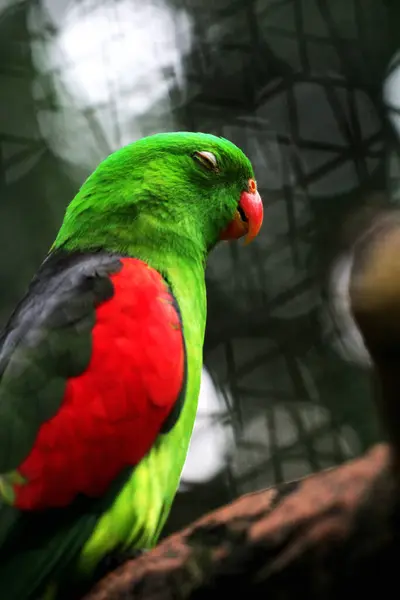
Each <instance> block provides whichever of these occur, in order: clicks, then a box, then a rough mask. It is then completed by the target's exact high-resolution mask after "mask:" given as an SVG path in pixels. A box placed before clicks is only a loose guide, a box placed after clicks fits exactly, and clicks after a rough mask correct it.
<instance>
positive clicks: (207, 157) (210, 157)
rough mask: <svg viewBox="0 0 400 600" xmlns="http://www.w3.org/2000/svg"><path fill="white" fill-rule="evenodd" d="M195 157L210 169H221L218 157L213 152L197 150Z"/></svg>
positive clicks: (216, 170)
mask: <svg viewBox="0 0 400 600" xmlns="http://www.w3.org/2000/svg"><path fill="white" fill-rule="evenodd" d="M193 158H194V159H195V160H197V161H198V162H199V163H201V164H202V165H203V167H205V168H206V169H208V170H209V171H215V172H218V171H219V168H218V162H217V159H216V158H215V156H214V154H213V153H212V152H206V151H205V150H204V151H202V152H195V153H194V154H193Z"/></svg>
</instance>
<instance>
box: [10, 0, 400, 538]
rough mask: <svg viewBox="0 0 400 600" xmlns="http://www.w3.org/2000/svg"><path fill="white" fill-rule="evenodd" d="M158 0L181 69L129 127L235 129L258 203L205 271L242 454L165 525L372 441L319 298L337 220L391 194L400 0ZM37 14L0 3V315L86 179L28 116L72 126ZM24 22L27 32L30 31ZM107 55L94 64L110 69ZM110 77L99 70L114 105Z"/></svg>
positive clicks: (214, 339) (219, 362)
mask: <svg viewBox="0 0 400 600" xmlns="http://www.w3.org/2000/svg"><path fill="white" fill-rule="evenodd" d="M47 4H48V3H47ZM106 4H108V3H107V2H106V1H105V0H98V1H97V2H78V0H75V1H73V0H71V2H69V3H63V2H61V0H60V2H56V1H54V2H53V3H52V4H51V7H52V9H53V10H54V11H56V8H57V10H59V11H60V12H62V11H63V10H64V11H67V10H69V9H70V8H71V7H74V6H76V7H78V8H79V7H82V11H84V14H85V18H89V16H90V13H91V11H94V10H95V9H96V10H97V9H100V8H101V7H103V6H106ZM115 4H116V5H117V4H118V2H117V3H115ZM159 4H160V5H161V4H162V5H163V6H164V7H166V8H168V7H169V8H170V10H171V11H175V13H171V14H176V11H183V13H184V14H185V15H186V16H187V19H188V20H189V22H190V23H191V40H190V42H191V43H190V48H189V50H187V49H186V50H185V52H182V72H181V74H180V75H179V77H178V74H177V73H176V72H175V71H173V70H172V71H168V70H167V69H166V70H165V79H166V81H167V80H168V82H170V80H171V77H175V79H176V84H175V86H172V88H171V87H169V85H168V86H167V88H166V89H167V90H168V91H167V92H166V98H167V96H168V98H167V99H164V100H163V101H161V100H160V101H159V102H158V104H157V105H156V108H155V107H154V106H151V107H150V108H149V110H148V112H147V113H145V114H142V115H141V117H140V120H138V119H137V120H135V126H134V129H135V131H136V129H137V130H138V131H142V132H143V131H144V132H146V131H151V130H152V129H154V128H157V127H159V126H161V124H162V123H165V122H168V123H169V122H170V121H171V122H172V123H173V124H174V127H175V129H186V130H197V131H209V132H212V133H215V134H218V135H223V136H225V137H228V138H230V139H231V140H232V141H234V142H236V143H238V144H239V145H240V146H241V147H242V148H243V149H244V150H245V151H246V152H247V153H248V154H249V156H250V158H251V159H252V161H253V164H254V166H255V171H256V175H257V179H258V184H259V189H260V192H261V194H262V196H263V198H264V201H265V224H264V226H263V231H262V234H261V236H260V239H259V240H258V241H256V242H255V243H254V244H252V246H250V247H249V248H241V247H239V246H240V244H232V245H221V246H220V247H219V248H217V249H216V250H215V252H214V254H213V255H212V257H211V260H210V264H209V268H208V271H207V282H208V290H209V320H208V328H207V335H206V345H205V364H206V366H207V368H208V369H209V370H210V371H211V372H212V374H213V376H214V377H215V380H216V381H217V382H219V384H220V385H221V386H224V387H227V388H228V389H229V392H230V395H231V397H232V402H233V409H232V419H233V423H234V431H235V435H236V439H237V443H236V449H235V452H234V454H233V455H232V456H231V458H230V460H229V464H228V465H227V467H226V469H225V470H224V472H223V473H221V474H220V475H219V476H217V478H216V479H215V481H214V480H213V481H210V482H207V483H204V484H203V485H199V486H195V487H194V488H193V491H192V492H190V491H187V492H185V493H184V494H182V496H180V498H179V499H178V500H177V503H176V507H175V513H174V511H173V514H172V516H171V520H170V523H169V529H174V528H176V525H177V524H179V525H183V524H184V521H191V520H193V518H194V517H195V516H197V515H198V514H200V513H202V512H206V511H207V510H208V509H209V508H211V507H215V506H217V505H218V504H222V503H224V502H226V501H227V500H228V499H229V498H231V497H233V496H236V495H237V494H239V493H242V492H246V491H250V490H254V489H256V488H259V487H262V486H266V485H270V484H274V483H278V482H280V481H283V480H284V479H292V478H297V477H300V476H302V475H305V474H307V473H309V472H311V471H317V470H320V469H322V468H325V467H328V466H332V465H335V464H339V463H341V462H342V461H344V460H346V459H347V458H349V457H352V456H355V455H358V454H359V453H360V452H362V451H364V450H365V449H366V448H368V447H369V446H370V445H371V444H372V443H374V442H375V441H377V440H378V439H380V437H381V432H380V429H379V425H378V423H377V419H376V415H375V409H374V407H373V403H372V401H371V392H370V381H369V373H368V371H367V370H366V369H365V367H360V366H359V365H357V364H354V363H350V362H346V360H344V358H343V357H342V356H341V355H340V353H338V352H337V350H336V347H335V342H336V341H337V339H338V336H340V332H338V330H337V327H336V326H335V322H334V319H333V318H332V316H331V315H330V311H329V302H327V294H328V287H329V286H328V280H329V277H330V269H331V266H332V263H333V261H334V259H335V257H336V255H337V253H338V252H339V251H341V249H342V244H343V243H344V242H343V234H342V231H343V224H344V223H345V221H346V220H347V219H348V218H349V217H351V215H354V214H355V212H357V211H358V210H359V209H362V207H364V206H365V205H366V204H367V203H368V198H369V197H371V194H376V195H378V196H380V197H381V198H383V204H385V203H386V202H387V203H390V202H392V201H393V198H392V195H390V196H388V198H386V196H385V190H386V189H387V188H388V179H390V177H391V174H390V173H389V167H390V165H391V164H392V163H391V162H390V161H391V157H392V154H393V152H394V147H395V143H394V142H395V138H394V135H393V133H390V132H389V131H388V127H387V125H386V124H385V109H384V106H383V103H382V100H381V97H382V82H383V80H384V77H385V73H386V69H387V66H388V64H389V61H390V59H391V57H392V56H393V55H394V53H395V51H396V50H397V44H398V41H397V37H398V36H397V23H398V17H399V6H398V4H397V3H396V2H394V1H392V2H389V1H387V2H375V1H372V0H335V1H334V2H332V1H331V0H286V1H280V0H273V1H272V0H257V1H250V0H249V1H247V2H245V1H243V0H241V1H240V2H239V1H236V0H215V1H214V2H213V3H212V4H210V5H207V10H205V5H204V2H200V1H199V0H186V2H184V3H183V2H181V1H180V0H170V1H169V2H166V1H165V2H163V3H161V2H159ZM48 9H49V5H47V6H46V5H45V2H40V1H39V0H32V1H31V2H27V1H25V2H20V3H18V4H15V5H13V6H11V7H9V8H8V9H6V10H4V11H3V12H0V40H1V41H0V77H1V85H0V90H1V91H0V144H1V146H0V152H1V153H0V158H1V161H0V164H1V167H0V171H1V183H0V211H1V213H0V239H1V240H2V242H1V244H0V248H1V255H0V272H1V277H2V280H1V281H2V296H1V306H0V310H1V313H0V314H1V317H2V319H3V322H4V320H5V318H6V316H7V315H8V314H9V312H10V310H11V308H12V307H13V305H14V303H15V302H16V301H17V299H18V298H19V297H20V295H21V293H22V291H23V289H24V288H25V286H26V285H27V283H28V281H29V279H30V277H31V276H32V275H33V273H34V271H35V269H36V268H37V266H38V265H39V263H40V261H41V260H42V258H43V257H44V255H45V253H46V252H47V250H48V248H49V246H50V244H51V242H52V240H53V238H54V236H55V233H56V231H57V229H58V227H59V225H60V222H61V219H62V214H63V211H64V208H65V206H66V203H67V202H68V200H69V199H70V198H71V197H72V196H73V194H74V193H75V191H76V189H77V187H78V185H79V182H80V181H82V179H83V178H84V176H85V175H86V174H87V172H88V170H87V169H86V166H84V165H80V166H79V165H78V166H77V165H75V167H74V169H72V167H71V164H70V163H69V162H67V161H66V160H64V159H62V158H61V157H60V156H61V154H62V152H58V151H57V148H56V146H55V142H54V140H57V139H58V143H59V146H60V148H61V146H63V144H64V143H65V144H66V140H65V139H63V137H62V135H59V137H58V138H57V136H55V134H54V136H55V137H54V136H53V137H51V136H52V135H53V133H54V132H52V131H51V127H50V126H49V128H48V130H47V133H46V137H45V132H44V128H43V125H42V126H40V124H39V118H38V114H39V113H43V112H44V111H45V112H47V114H48V115H50V117H51V118H52V119H53V117H54V119H55V118H56V117H57V115H61V117H63V118H64V120H65V123H64V128H65V129H64V130H63V131H67V130H68V127H69V125H68V123H71V131H72V120H71V121H68V119H71V114H70V112H68V111H66V109H65V102H64V101H62V100H61V95H60V88H59V85H58V83H57V85H56V83H55V82H57V81H58V79H57V77H58V75H59V67H57V68H56V67H54V70H53V71H51V69H50V70H47V71H43V72H40V73H39V71H38V67H37V66H34V63H33V62H32V53H31V48H32V46H31V44H32V41H33V38H35V41H38V40H41V43H42V42H43V44H45V43H46V42H47V41H48V40H53V39H55V38H56V37H57V33H58V32H57V28H56V27H55V26H54V25H51V20H49V13H48ZM0 10H1V9H0ZM32 11H34V12H32ZM32 14H34V15H35V31H36V33H35V34H33V33H32V24H31V25H30V26H29V27H28V25H29V23H31V21H32ZM41 19H42V21H41ZM60 19H61V17H60ZM64 21H65V22H67V21H66V19H65V18H64V16H63V17H62V19H61V21H60V22H62V23H64ZM41 23H42V25H41ZM121 25H122V24H121ZM38 32H39V33H38ZM117 41H118V40H117ZM156 41H157V40H155V41H154V43H155V44H156ZM130 43H131V44H133V40H130ZM121 44H123V45H124V49H125V50H124V52H129V51H131V52H135V51H136V52H138V51H139V50H138V49H137V48H136V49H135V48H134V46H133V45H132V48H131V47H130V46H129V43H128V42H127V39H126V36H124V37H123V39H122V37H121ZM43 48H45V45H44V46H43ZM101 60H102V59H101ZM101 60H100V58H99V63H100V64H99V67H98V68H99V69H106V68H107V65H106V62H105V61H104V62H101ZM35 64H36V63H35ZM57 69H58V71H57ZM133 75H134V74H133V73H132V76H133ZM38 82H40V86H41V93H40V94H38V93H37V86H36V84H37V83H38ZM87 85H88V86H90V81H88V84H87ZM112 85H113V84H112V78H111V77H110V97H111V99H112V98H113V97H114V96H113V94H114V91H113V89H114V88H113V87H112ZM35 90H36V92H35ZM139 92H140V89H139V86H137V87H136V88H135V87H133V88H132V89H128V91H127V92H126V94H127V95H126V96H125V97H126V98H127V100H121V102H120V104H121V103H122V104H123V103H124V102H126V103H127V105H128V100H129V97H131V98H132V97H133V98H134V95H135V93H136V94H139ZM162 102H164V104H162ZM97 108H98V107H95V106H93V107H90V106H89V107H86V108H85V109H82V110H81V112H82V115H83V117H84V118H85V119H86V123H88V124H89V125H88V127H89V126H90V130H91V132H92V133H93V132H95V133H93V136H94V137H93V139H96V140H100V139H101V140H103V141H104V145H103V146H101V144H100V142H99V141H98V142H96V143H97V144H98V146H101V152H103V151H105V149H106V147H107V143H106V140H107V138H106V136H105V134H104V131H103V129H102V127H105V125H107V126H108V127H110V126H112V125H113V122H112V118H111V116H110V115H112V114H113V113H112V111H111V110H110V111H109V112H107V113H104V114H105V115H106V116H104V115H103V117H101V115H102V114H103V113H101V112H96V110H97ZM78 110H80V109H79V107H78V108H76V111H78ZM99 115H100V116H99ZM61 117H60V118H61ZM128 117H129V114H128V116H126V115H125V121H124V123H129V118H128ZM134 119H135V116H134V115H132V117H131V121H132V122H133V121H134ZM116 120H117V119H116ZM139 121H140V122H139ZM53 122H54V121H53V120H50V121H49V123H53ZM137 123H138V124H137ZM74 127H76V126H75V125H74ZM115 127H116V128H117V127H118V123H116V124H115ZM73 131H74V135H75V136H78V139H76V141H75V144H76V147H78V146H79V148H81V149H82V148H83V149H84V148H85V147H86V146H85V143H86V138H85V135H86V133H85V131H83V130H82V131H81V137H79V135H78V134H79V127H78V128H77V129H74V130H73ZM96 136H97V137H96ZM102 136H103V137H102ZM49 140H52V141H51V143H50V141H49ZM87 146H88V147H89V142H87ZM399 172H400V170H399ZM388 173H389V174H388ZM394 188H396V186H395V185H394V184H393V185H392V189H394ZM396 189H397V188H396ZM390 191H391V190H390ZM196 499H197V500H198V501H196ZM199 499H200V500H199Z"/></svg>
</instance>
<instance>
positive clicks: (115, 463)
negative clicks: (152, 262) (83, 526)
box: [15, 259, 185, 509]
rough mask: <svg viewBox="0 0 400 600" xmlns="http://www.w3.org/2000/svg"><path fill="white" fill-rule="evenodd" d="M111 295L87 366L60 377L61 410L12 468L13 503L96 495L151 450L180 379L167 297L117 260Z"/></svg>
mask: <svg viewBox="0 0 400 600" xmlns="http://www.w3.org/2000/svg"><path fill="white" fill-rule="evenodd" d="M121 262H122V263H123V267H122V269H121V270H120V271H119V272H118V273H116V274H114V275H111V280H112V282H113V285H114V296H113V297H112V299H111V300H108V301H106V302H104V303H103V304H101V305H100V306H99V307H98V308H97V309H96V323H95V326H94V328H93V335H92V344H93V346H92V356H91V360H90V364H89V367H88V369H87V370H86V371H85V372H84V373H83V374H82V375H80V376H78V377H74V378H71V379H69V380H68V382H67V385H66V391H65V395H64V399H63V402H62V405H61V408H60V410H59V412H58V413H57V415H56V416H55V417H54V418H52V419H50V420H49V421H47V422H46V423H44V424H43V425H42V427H41V428H40V430H39V433H38V436H37V438H36V441H35V444H34V446H33V448H32V451H31V452H30V454H29V456H28V457H27V459H26V460H25V461H24V462H23V463H22V465H21V466H20V468H19V469H18V471H19V472H20V473H21V475H22V476H23V477H25V478H26V479H27V481H28V483H26V484H23V485H16V486H15V491H16V502H15V504H16V506H18V507H19V508H21V509H43V508H50V507H59V506H65V505H67V504H68V503H70V502H71V501H72V500H73V499H74V498H75V497H76V496H77V495H78V494H79V493H81V494H85V495H87V496H91V497H96V496H99V495H101V494H103V493H104V492H105V490H106V489H107V487H108V485H109V484H110V483H111V482H112V480H113V479H114V478H115V477H116V476H117V475H118V474H119V473H120V472H121V470H122V469H123V468H124V467H126V466H129V465H132V466H133V465H135V464H137V463H138V462H139V461H140V460H141V459H142V458H143V456H144V455H145V454H146V453H147V452H148V450H149V449H150V447H151V446H152V444H153V442H154V440H155V438H156V437H157V434H158V433H159V431H160V429H161V427H162V424H163V422H164V420H165V419H166V417H167V416H168V414H169V413H170V411H171V409H172V408H173V406H174V403H175V402H176V400H177V398H178V396H179V393H180V391H181V388H182V385H183V382H184V377H185V348H184V342H183V333H182V327H181V322H180V318H179V315H178V314H177V311H176V309H175V307H174V305H173V297H172V295H171V293H170V291H169V288H168V287H167V285H166V283H165V281H164V280H163V279H162V277H161V276H160V274H159V273H158V272H157V271H155V270H153V269H151V268H149V267H148V266H147V265H146V264H145V263H143V262H142V261H139V260H136V259H122V260H121Z"/></svg>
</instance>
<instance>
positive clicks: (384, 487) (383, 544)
mask: <svg viewBox="0 0 400 600" xmlns="http://www.w3.org/2000/svg"><path fill="white" fill-rule="evenodd" d="M396 479H397V478H396V477H395V476H394V469H393V468H392V458H391V453H390V449H389V447H388V446H386V445H383V444H382V445H378V446H376V447H375V448H373V449H372V450H371V451H370V452H369V453H368V454H366V455H365V456H364V457H362V458H359V459H357V460H354V461H352V462H349V463H347V464H345V465H343V466H340V467H337V468H335V469H330V470H327V471H324V472H321V473H319V474H315V475H311V476H309V477H306V478H304V479H302V480H299V481H296V482H293V483H287V484H283V485H282V486H280V487H276V488H271V489H269V490H265V491H261V492H258V493H254V494H249V495H246V496H243V497H242V498H240V499H239V500H237V501H236V502H234V503H232V504H230V505H228V506H226V507H224V508H222V509H220V510H218V511H216V512H214V513H211V514H210V515H208V516H206V517H204V518H202V519H200V520H199V521H197V522H196V523H195V524H194V525H192V526H190V527H188V528H187V529H185V530H183V531H182V532H180V533H177V534H175V535H173V536H171V537H169V538H168V539H166V540H165V541H163V542H162V543H161V544H160V545H159V546H158V547H157V548H155V549H154V550H152V551H150V552H148V553H146V554H145V555H143V556H141V557H140V558H138V559H136V560H132V561H128V562H127V563H125V564H124V565H123V566H121V567H120V568H119V569H117V570H116V571H114V572H113V573H112V574H110V575H108V576H107V577H106V578H104V579H103V580H102V581H101V582H100V583H99V584H98V585H97V586H96V587H95V589H93V590H92V591H91V593H89V595H88V596H86V598H85V600H129V599H143V600H144V599H146V600H150V599H151V600H172V599H173V600H176V599H185V598H193V599H196V600H200V599H203V598H204V599H205V600H209V598H210V596H211V597H216V596H217V595H219V596H220V597H221V596H222V594H223V595H224V596H226V595H227V594H228V595H229V594H235V595H236V594H240V595H241V596H242V595H243V594H246V595H247V596H248V597H251V598H258V597H260V598H268V599H279V600H282V599H286V598H288V599H289V598H290V599H292V598H293V599H294V598H296V599H298V598H307V600H312V599H313V598H321V599H322V598H323V599H324V600H327V599H329V598H340V595H341V594H346V596H347V595H348V594H350V595H353V594H357V596H355V597H359V596H360V595H361V594H363V595H364V596H365V595H366V596H367V597H372V595H374V596H375V595H376V593H377V592H378V590H379V589H380V588H381V587H382V585H383V583H384V585H385V589H388V590H389V588H388V586H393V588H392V589H393V591H394V590H395V589H396V585H395V582H396V575H397V569H400V545H399V543H398V542H399V540H398V533H397V531H398V527H397V519H398V518H399V516H400V513H399V510H398V490H397V486H396Z"/></svg>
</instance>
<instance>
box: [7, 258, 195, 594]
mask: <svg viewBox="0 0 400 600" xmlns="http://www.w3.org/2000/svg"><path fill="white" fill-rule="evenodd" d="M204 323H205V292H204V274H203V273H201V272H200V271H196V269H193V268H189V267H186V265H185V263H184V262H182V264H177V265H176V266H175V267H174V269H172V270H171V272H169V273H164V274H163V276H161V274H160V273H158V272H157V271H156V270H154V269H152V268H151V267H149V266H148V265H147V264H146V263H145V262H143V261H141V260H137V259H134V258H128V257H123V256H117V255H114V254H110V253H106V252H94V253H83V252H77V253H64V252H62V251H57V252H55V253H53V254H52V255H50V256H49V258H48V259H47V260H46V261H45V262H44V264H43V265H42V267H41V269H40V271H39V273H38V275H37V277H36V278H35V279H34V280H33V282H32V284H31V286H30V289H29V291H28V294H27V296H26V297H25V298H24V299H23V301H22V302H21V303H20V305H19V306H18V307H17V309H16V311H15V312H14V314H13V315H12V317H11V319H10V321H9V323H8V325H7V327H6V329H5V331H4V333H3V336H2V339H1V342H2V345H1V348H0V377H1V379H0V473H2V475H1V477H0V496H1V508H0V597H4V598H12V599H13V600H28V599H33V598H36V597H37V595H38V594H39V593H43V592H44V591H45V590H46V586H47V584H48V582H49V581H52V580H53V579H54V580H55V581H59V580H61V581H62V580H63V578H64V577H68V578H70V576H71V569H72V571H73V572H74V573H76V574H77V575H78V579H79V577H90V576H91V575H92V574H93V572H94V571H95V569H96V567H97V565H98V564H99V563H100V562H101V560H102V559H103V558H104V557H105V556H107V555H109V554H110V553H112V552H115V551H117V552H126V551H128V550H130V549H133V548H138V549H143V548H149V547H151V546H153V545H154V544H155V543H156V541H157V538H158V536H159V534H160V531H161V529H162V527H163V525H164V522H165V520H166V518H167V516H168V513H169V510H170V507H171V504H172V501H173V498H174V495H175V493H176V489H177V486H178V484H179V478H180V473H181V470H182V467H183V464H184V460H185V457H186V453H187V448H188V444H189V440H190V436H191V431H192V427H193V423H194V418H195V414H196V408H197V398H198V392H199V386H200V373H201V364H202V344H203V336H204Z"/></svg>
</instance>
